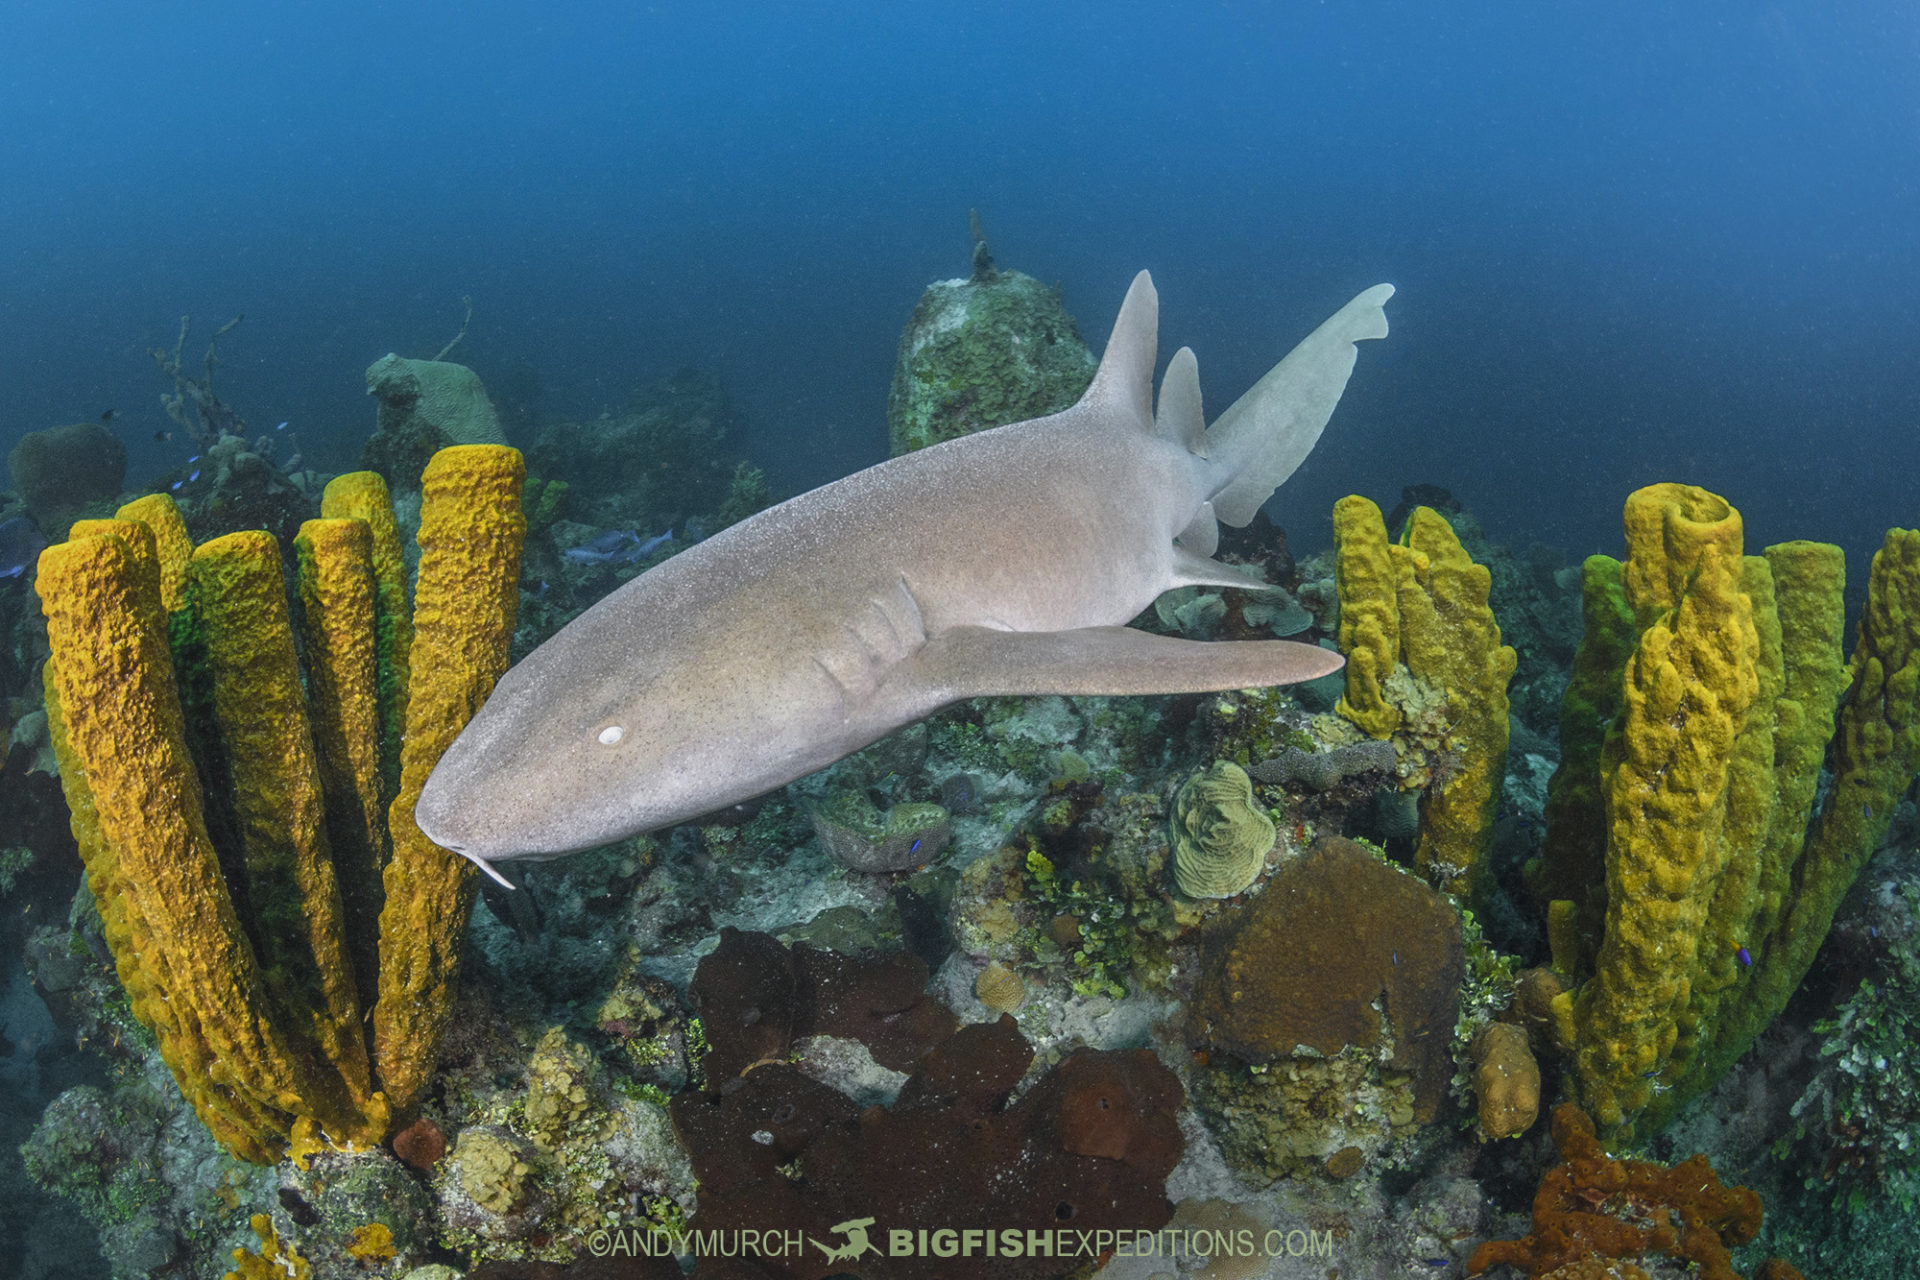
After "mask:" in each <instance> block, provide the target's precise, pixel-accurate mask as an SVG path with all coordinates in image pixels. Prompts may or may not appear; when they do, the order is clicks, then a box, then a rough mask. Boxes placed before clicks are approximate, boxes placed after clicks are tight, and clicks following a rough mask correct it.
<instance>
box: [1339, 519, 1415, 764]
mask: <svg viewBox="0 0 1920 1280" xmlns="http://www.w3.org/2000/svg"><path fill="white" fill-rule="evenodd" d="M1333 545H1334V575H1335V583H1336V585H1337V587H1338V591H1339V597H1340V652H1341V653H1343V654H1345V655H1346V658H1347V672H1346V677H1347V687H1346V692H1345V693H1344V694H1342V695H1341V698H1340V707H1339V710H1340V714H1341V715H1343V716H1345V717H1346V718H1347V719H1349V720H1351V721H1353V723H1355V724H1357V725H1359V726H1360V727H1361V728H1362V729H1364V730H1366V731H1367V733H1368V734H1370V735H1372V736H1373V737H1375V738H1385V737H1387V736H1388V735H1389V734H1391V733H1392V732H1393V731H1394V730H1395V729H1397V728H1399V727H1400V711H1399V708H1397V707H1395V706H1394V705H1393V704H1392V703H1390V702H1388V701H1387V700H1386V694H1385V684H1386V679H1387V677H1388V676H1389V675H1391V674H1393V667H1394V664H1395V663H1396V662H1398V661H1399V660H1400V608H1399V603H1398V597H1399V589H1398V587H1397V586H1396V585H1395V583H1396V571H1395V568H1394V563H1393V556H1392V554H1391V553H1390V550H1389V547H1388V543H1387V525H1386V521H1385V520H1384V519H1382V518H1381V515H1380V508H1379V507H1377V506H1375V505H1374V504H1373V502H1372V501H1371V500H1369V499H1367V498H1363V497H1361V496H1359V495H1358V494H1351V495H1349V496H1347V497H1345V498H1342V499H1340V501H1338V502H1336V503H1334V504H1333Z"/></svg>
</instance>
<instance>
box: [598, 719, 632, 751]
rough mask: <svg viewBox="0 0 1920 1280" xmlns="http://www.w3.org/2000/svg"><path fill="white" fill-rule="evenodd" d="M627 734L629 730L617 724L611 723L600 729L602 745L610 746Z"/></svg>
mask: <svg viewBox="0 0 1920 1280" xmlns="http://www.w3.org/2000/svg"><path fill="white" fill-rule="evenodd" d="M626 736H627V731H626V730H625V729H623V728H621V727H620V726H619V725H617V724H610V725H608V726H607V727H606V728H604V729H602V730H601V731H600V745H601V746H603V747H610V746H612V745H613V744H614V743H616V742H618V741H620V739H622V738H624V737H626Z"/></svg>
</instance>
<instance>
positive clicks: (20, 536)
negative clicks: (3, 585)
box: [0, 516, 47, 579]
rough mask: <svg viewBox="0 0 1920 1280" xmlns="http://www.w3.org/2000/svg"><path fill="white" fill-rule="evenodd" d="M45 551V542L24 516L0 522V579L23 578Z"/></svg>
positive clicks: (31, 522) (36, 528)
mask: <svg viewBox="0 0 1920 1280" xmlns="http://www.w3.org/2000/svg"><path fill="white" fill-rule="evenodd" d="M46 549H47V540H46V539H45V538H43V537H41V536H40V530H39V528H38V527H36V526H35V525H34V523H33V521H31V520H29V519H27V517H25V516H15V517H14V518H13V519H11V520H7V521H4V522H0V579H4V578H24V577H26V576H27V574H28V572H29V571H30V570H32V568H33V565H34V561H36V560H38V559H39V558H40V553H41V552H42V551H45V550H46Z"/></svg>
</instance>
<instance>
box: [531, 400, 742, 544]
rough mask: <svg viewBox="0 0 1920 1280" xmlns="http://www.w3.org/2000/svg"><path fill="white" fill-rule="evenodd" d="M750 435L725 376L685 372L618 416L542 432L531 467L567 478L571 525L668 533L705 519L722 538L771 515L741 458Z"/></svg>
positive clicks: (554, 426)
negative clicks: (729, 529)
mask: <svg viewBox="0 0 1920 1280" xmlns="http://www.w3.org/2000/svg"><path fill="white" fill-rule="evenodd" d="M742 425H743V424H742V420H741V417H740V414H739V411H738V410H737V409H735V407H734V405H733V403H732V401H731V400H730V399H729V397H728V395H727V392H726V388H725V387H724V386H723V385H722V383H721V381H720V379H719V377H718V376H717V375H715V374H713V373H710V372H706V371H704V370H699V369H692V368H687V369H680V370H678V371H676V372H674V373H672V374H670V375H668V376H666V377H662V378H657V379H654V380H652V381H650V382H647V383H645V384H643V385H641V386H639V387H637V388H636V389H635V390H634V391H633V393H632V394H631V395H630V396H628V397H627V400H626V403H625V404H623V405H622V406H620V407H619V408H618V409H616V410H614V411H613V412H610V413H607V414H603V415H602V416H600V417H598V418H595V419H593V420H591V421H584V422H554V423H549V424H548V425H546V426H543V427H542V428H541V429H540V430H539V431H538V432H536V433H535V434H534V437H533V443H532V445H531V446H530V447H529V448H528V450H527V460H528V466H529V467H530V468H531V469H532V470H533V471H534V472H535V473H536V474H538V475H542V476H553V477H564V479H565V481H566V484H567V493H566V499H567V518H568V519H572V520H578V521H581V522H583V523H585V524H589V525H593V526H595V527H596V528H616V529H640V530H642V531H643V532H646V533H659V532H660V531H662V530H664V529H668V528H677V529H684V528H685V521H686V520H687V519H688V518H689V517H692V516H696V515H697V516H700V517H701V518H703V519H706V518H708V517H712V521H711V524H710V525H709V526H708V528H707V532H708V533H717V532H719V531H720V530H721V529H723V528H725V527H726V526H727V525H729V524H732V523H734V522H735V521H737V520H742V519H745V518H746V517H747V516H749V515H752V514H753V513H754V512H755V511H757V510H759V509H760V508H761V507H764V506H766V505H768V494H767V489H766V480H765V477H764V476H763V475H761V474H760V472H759V470H758V469H757V468H754V467H751V466H749V465H748V464H747V463H745V462H744V461H742V460H741V458H740V447H739V438H740V432H741V428H742Z"/></svg>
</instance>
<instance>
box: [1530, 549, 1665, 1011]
mask: <svg viewBox="0 0 1920 1280" xmlns="http://www.w3.org/2000/svg"><path fill="white" fill-rule="evenodd" d="M1581 601H1582V604H1581V613H1582V616H1583V619H1584V621H1585V624H1586V625H1585V629H1584V630H1583V631H1582V632H1581V635H1580V648H1579V650H1578V651H1577V652H1575V654H1574V656H1573V673H1572V675H1571V676H1570V677H1569V679H1568V680H1567V691H1566V693H1565V694H1564V695H1563V696H1562V697H1561V699H1560V765H1559V767H1558V768H1556V769H1555V770H1554V771H1553V778H1552V780H1551V781H1549V782H1548V784H1547V805H1546V810H1545V812H1544V814H1543V815H1542V816H1543V818H1544V821H1545V824H1546V838H1545V840H1544V841H1543V843H1542V845H1541V849H1540V856H1539V858H1537V859H1536V860H1534V861H1533V862H1531V863H1529V864H1528V866H1527V868H1526V882H1527V887H1528V888H1529V889H1530V890H1531V891H1532V892H1533V894H1534V897H1535V898H1536V899H1537V900H1538V901H1540V902H1541V903H1544V904H1558V903H1565V904H1566V905H1565V906H1564V907H1557V908H1553V909H1552V912H1553V918H1554V919H1555V920H1556V921H1557V923H1558V929H1559V930H1560V932H1557V933H1556V934H1555V947H1554V965H1555V967H1557V968H1559V967H1564V969H1565V970H1566V974H1567V976H1568V977H1569V978H1579V977H1585V976H1586V975H1587V974H1588V973H1589V972H1591V971H1592V968H1593V955H1594V952H1595V951H1597V950H1598V949H1599V946H1600V932H1601V927H1602V922H1603V920H1604V918H1605V916H1606V910H1607V877H1606V863H1607V822H1606V793H1605V790H1604V789H1603V788H1602V786H1601V784H1600V752H1601V748H1602V747H1603V746H1604V745H1605V743H1606V740H1607V730H1608V729H1609V728H1611V727H1612V725H1613V723H1614V721H1615V719H1617V718H1618V716H1619V714H1620V673H1621V671H1622V670H1624V669H1625V667H1626V665H1627V657H1628V655H1629V654H1631V653H1632V652H1633V644H1634V641H1635V640H1636V639H1637V638H1638V637H1639V628H1637V627H1636V626H1635V625H1634V620H1633V610H1632V609H1631V608H1629V607H1628V605H1627V596H1626V588H1625V587H1624V585H1622V582H1621V567H1620V562H1619V561H1618V560H1615V559H1614V558H1613V557H1611V556H1588V557H1587V560H1586V564H1585V565H1584V566H1583V567H1582V570H1581Z"/></svg>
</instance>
